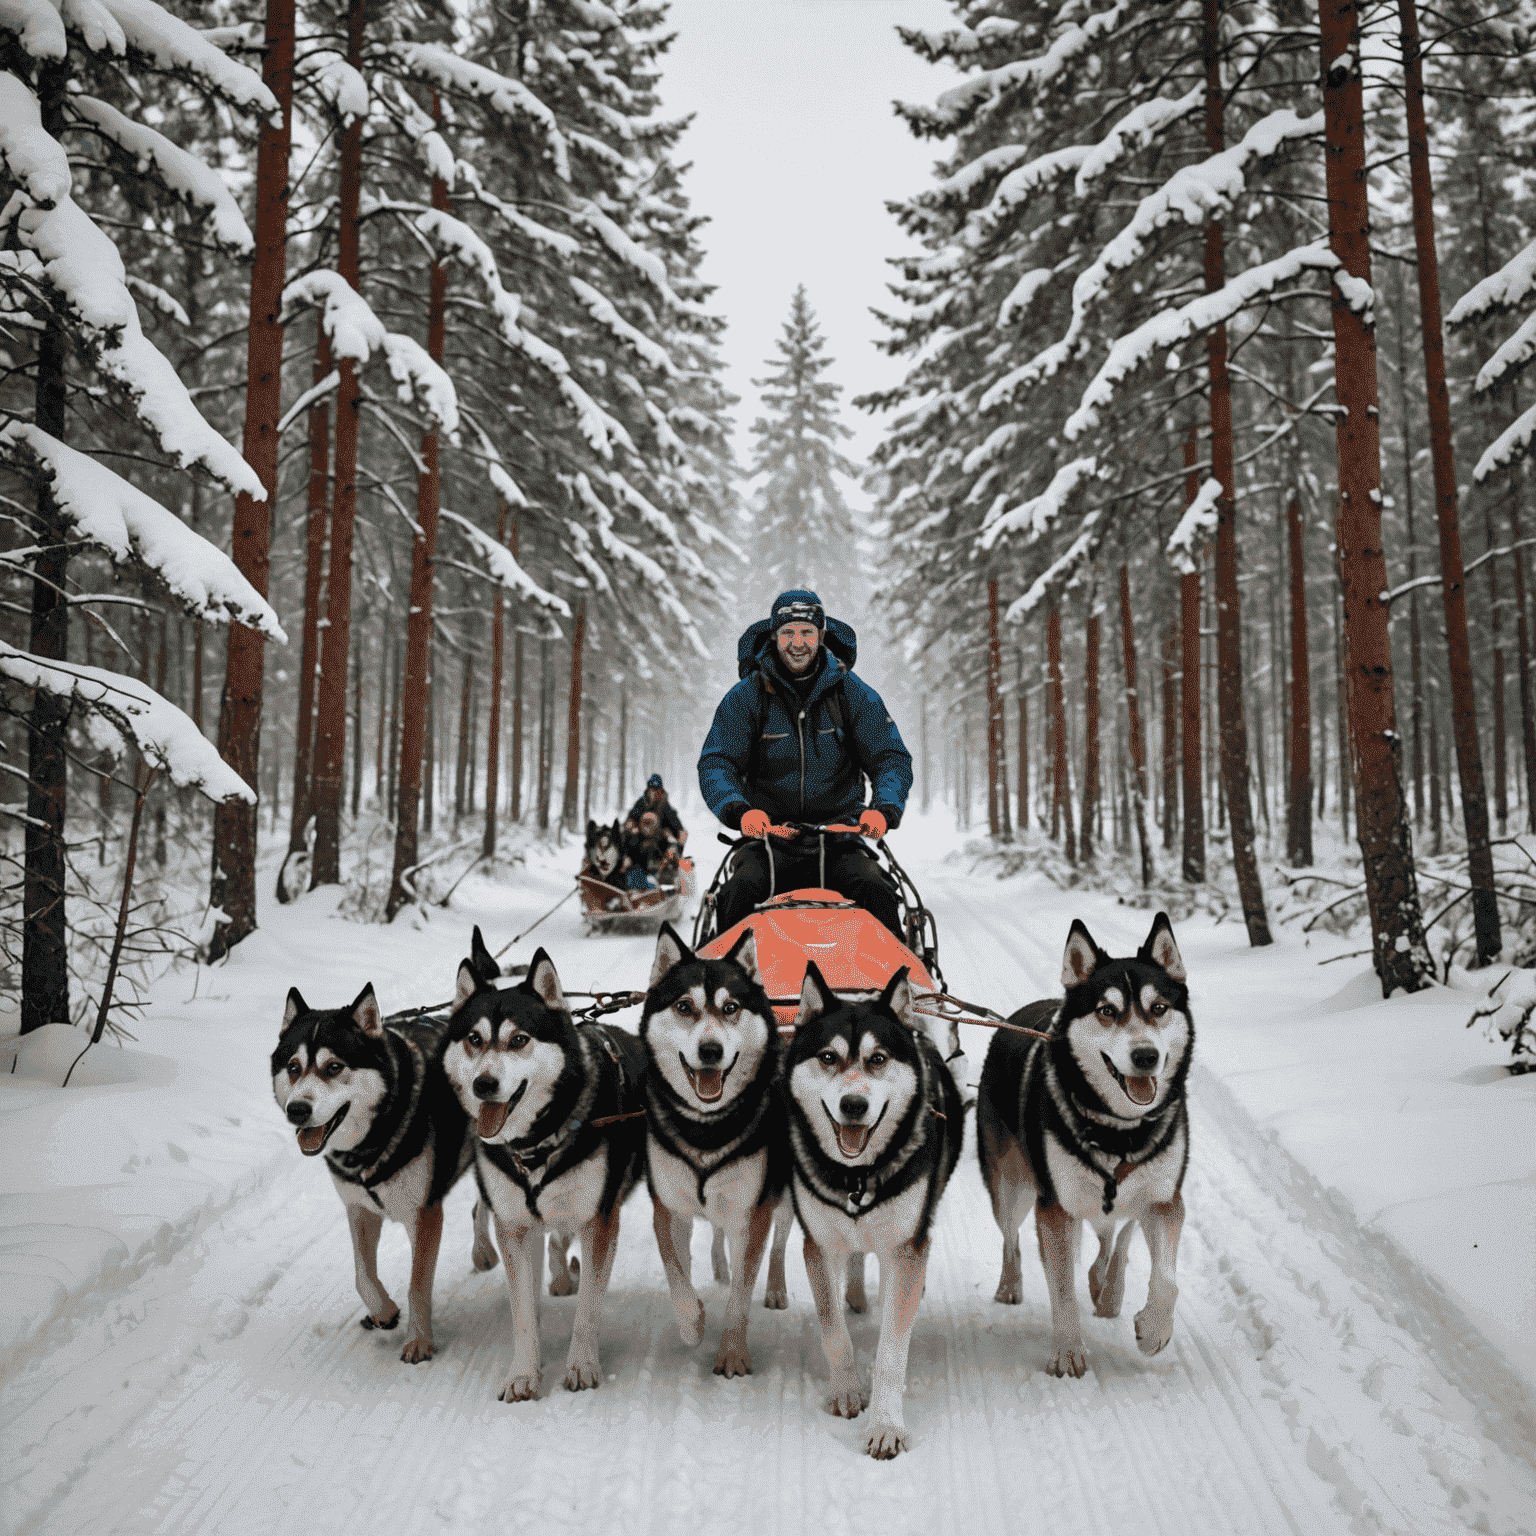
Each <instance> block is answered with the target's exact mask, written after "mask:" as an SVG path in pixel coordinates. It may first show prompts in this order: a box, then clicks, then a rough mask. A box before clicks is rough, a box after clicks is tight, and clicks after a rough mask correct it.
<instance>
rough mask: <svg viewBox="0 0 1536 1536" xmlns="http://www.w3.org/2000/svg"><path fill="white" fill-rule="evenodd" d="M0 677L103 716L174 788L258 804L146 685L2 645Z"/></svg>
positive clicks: (192, 728) (246, 787) (198, 736)
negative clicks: (162, 773) (161, 772)
mask: <svg viewBox="0 0 1536 1536" xmlns="http://www.w3.org/2000/svg"><path fill="white" fill-rule="evenodd" d="M0 674H3V675H4V676H6V677H8V678H11V679H12V680H13V681H14V682H18V683H20V684H21V685H22V686H23V687H24V688H39V689H41V690H42V691H43V692H44V693H48V694H52V695H53V696H54V697H55V698H60V699H68V700H71V701H72V702H73V703H75V704H77V705H79V706H81V707H82V708H85V709H89V710H96V711H98V712H99V713H101V714H103V715H105V716H106V717H107V719H108V720H110V721H111V722H112V724H113V725H115V726H116V727H117V729H118V730H120V731H121V732H122V733H123V734H124V735H125V736H128V737H131V738H132V740H133V742H134V744H135V745H136V746H137V747H138V749H139V751H140V752H141V753H143V755H144V757H145V758H146V759H147V760H148V761H149V762H151V763H153V764H154V765H155V766H156V767H158V768H161V769H164V771H165V772H166V773H167V774H168V775H169V776H170V779H171V782H172V783H173V784H176V785H179V786H180V787H181V788H183V789H196V790H199V791H201V792H202V793H203V794H205V795H207V797H208V798H209V799H210V800H244V801H247V802H248V803H249V804H251V805H254V804H255V803H256V795H255V792H254V791H253V790H252V789H251V788H250V786H249V785H247V784H246V782H245V780H244V779H242V778H241V777H240V775H239V774H237V773H236V772H235V770H234V769H233V768H231V767H230V766H229V764H228V763H226V762H225V761H224V759H223V758H222V757H220V756H219V754H218V750H217V748H215V746H214V744H213V743H212V742H211V741H209V740H208V738H207V737H206V736H204V735H203V733H202V732H201V731H200V730H199V729H198V728H197V727H196V726H195V725H194V724H193V723H192V719H191V717H190V716H189V715H184V714H183V713H182V712H181V711H180V710H179V709H177V707H176V706H175V705H174V704H172V703H171V702H170V701H169V700H168V699H163V698H161V697H160V695H159V694H158V693H156V692H155V691H154V689H152V688H151V687H149V685H148V684H147V683H141V682H140V681H139V680H138V679H137V678H133V677H126V676H124V675H123V674H122V673H120V672H108V671H106V670H104V669H103V668H101V667H87V666H85V665H84V664H83V663H80V662H73V661H43V660H40V659H39V658H38V657H36V656H33V655H32V654H31V653H30V652H27V651H18V650H17V649H16V648H15V647H14V646H10V645H7V644H6V643H5V642H4V641H3V640H0Z"/></svg>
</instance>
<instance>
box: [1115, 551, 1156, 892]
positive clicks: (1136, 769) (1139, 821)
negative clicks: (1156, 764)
mask: <svg viewBox="0 0 1536 1536" xmlns="http://www.w3.org/2000/svg"><path fill="white" fill-rule="evenodd" d="M1120 646H1121V650H1122V651H1123V653H1124V656H1125V712H1126V715H1127V718H1128V721H1129V724H1130V730H1131V768H1132V770H1133V772H1132V777H1131V814H1132V815H1133V816H1134V817H1135V820H1136V839H1137V846H1138V848H1139V849H1140V850H1141V883H1142V884H1143V885H1144V886H1145V885H1151V884H1152V850H1151V848H1150V847H1149V846H1148V845H1147V746H1146V742H1145V741H1143V740H1142V735H1141V700H1140V699H1139V698H1138V697H1137V694H1136V630H1135V628H1134V626H1133V625H1132V623H1131V576H1130V572H1129V571H1127V570H1126V568H1125V567H1124V566H1123V565H1122V566H1121V567H1120Z"/></svg>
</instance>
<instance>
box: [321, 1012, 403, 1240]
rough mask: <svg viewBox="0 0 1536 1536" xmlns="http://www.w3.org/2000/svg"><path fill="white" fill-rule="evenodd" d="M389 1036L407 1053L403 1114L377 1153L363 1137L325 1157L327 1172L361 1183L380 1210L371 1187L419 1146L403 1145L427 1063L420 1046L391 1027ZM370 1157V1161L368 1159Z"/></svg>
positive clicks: (397, 1168)
mask: <svg viewBox="0 0 1536 1536" xmlns="http://www.w3.org/2000/svg"><path fill="white" fill-rule="evenodd" d="M390 1035H391V1037H392V1038H393V1039H394V1040H397V1041H399V1043H400V1044H401V1045H403V1046H404V1047H405V1048H406V1050H407V1051H408V1052H409V1053H410V1060H411V1067H412V1076H411V1092H410V1097H409V1099H408V1100H407V1103H406V1107H405V1114H404V1115H402V1116H401V1118H400V1123H399V1124H398V1125H396V1126H395V1128H394V1130H393V1132H391V1133H390V1135H389V1136H388V1137H387V1138H386V1140H385V1143H384V1146H383V1148H382V1150H381V1151H380V1152H379V1153H378V1155H377V1156H374V1153H373V1150H372V1148H370V1147H369V1146H368V1141H367V1138H366V1137H365V1138H364V1140H363V1142H362V1144H361V1145H360V1146H356V1147H353V1148H352V1149H351V1150H350V1151H347V1152H328V1153H327V1154H326V1158H325V1160H326V1162H327V1163H328V1164H329V1165H330V1169H331V1172H332V1173H334V1174H335V1175H336V1177H337V1178H338V1179H341V1180H342V1181H344V1182H345V1183H347V1184H361V1185H362V1187H363V1189H364V1191H365V1192H366V1193H367V1195H368V1198H369V1199H370V1200H372V1201H373V1203H374V1204H375V1205H376V1206H378V1207H379V1209H380V1210H383V1208H384V1202H383V1201H382V1200H380V1199H379V1197H378V1196H377V1195H376V1194H375V1193H374V1186H375V1185H377V1184H384V1183H387V1182H388V1181H389V1180H390V1179H392V1178H394V1176H395V1175H396V1174H397V1173H399V1172H400V1170H401V1169H402V1168H404V1167H405V1165H406V1164H407V1163H408V1162H410V1161H411V1159H412V1158H414V1157H416V1156H417V1155H418V1154H419V1153H420V1151H421V1148H420V1147H411V1146H407V1145H406V1141H407V1138H408V1136H409V1135H410V1132H411V1130H412V1128H413V1126H414V1122H415V1119H416V1110H417V1107H418V1106H419V1105H420V1103H421V1090H422V1086H423V1085H424V1084H425V1082H426V1080H427V1063H426V1058H425V1057H423V1056H422V1054H421V1047H420V1046H418V1045H417V1044H416V1042H415V1041H414V1040H412V1039H411V1038H410V1037H409V1036H408V1035H402V1034H399V1033H397V1032H396V1031H395V1030H391V1031H390ZM370 1158H371V1159H372V1161H371V1162H369V1161H368V1159H370Z"/></svg>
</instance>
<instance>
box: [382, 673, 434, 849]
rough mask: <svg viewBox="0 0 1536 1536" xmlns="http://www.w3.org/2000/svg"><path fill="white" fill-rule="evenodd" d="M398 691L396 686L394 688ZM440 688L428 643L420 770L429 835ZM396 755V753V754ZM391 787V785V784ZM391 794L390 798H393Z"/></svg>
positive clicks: (423, 816) (423, 823) (425, 826)
mask: <svg viewBox="0 0 1536 1536" xmlns="http://www.w3.org/2000/svg"><path fill="white" fill-rule="evenodd" d="M399 670H400V662H399V658H398V657H396V660H395V672H396V675H397V676H398V674H399ZM396 691H397V692H398V691H399V690H398V688H397V690H396ZM440 692H441V690H440V689H438V688H436V687H434V686H433V683H432V652H431V648H430V643H429V646H428V650H427V719H426V727H425V730H424V735H425V737H426V758H427V760H426V762H425V764H423V766H422V770H421V830H422V831H423V832H424V833H425V834H426V835H427V836H428V837H430V836H431V835H432V821H433V817H434V816H435V814H436V809H437V714H438V711H437V696H438V694H439V693H440ZM397 756H398V754H397ZM391 788H393V785H391ZM394 798H395V797H394V795H393V794H391V796H390V799H391V800H394Z"/></svg>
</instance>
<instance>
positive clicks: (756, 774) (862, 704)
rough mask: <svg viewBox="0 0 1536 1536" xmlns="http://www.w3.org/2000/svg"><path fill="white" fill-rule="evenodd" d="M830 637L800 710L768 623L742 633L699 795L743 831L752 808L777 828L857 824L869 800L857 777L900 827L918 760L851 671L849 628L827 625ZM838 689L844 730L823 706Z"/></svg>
mask: <svg viewBox="0 0 1536 1536" xmlns="http://www.w3.org/2000/svg"><path fill="white" fill-rule="evenodd" d="M825 639H826V643H825V644H824V645H823V646H822V648H821V651H820V653H819V666H820V671H819V672H818V673H817V674H816V677H815V683H814V685H813V686H812V688H811V691H810V694H809V697H808V698H807V699H806V700H805V704H804V708H803V712H802V706H801V701H800V696H799V694H798V693H797V692H796V690H795V688H794V686H793V685H792V683H791V682H790V679H789V674H788V672H786V671H785V670H784V669H783V667H782V666H781V664H780V662H779V660H778V655H777V652H776V651H775V650H774V647H773V637H772V635H771V634H769V633H768V632H767V621H766V620H763V621H759V622H758V623H757V624H754V625H753V626H752V627H751V628H750V629H748V630H747V632H746V633H745V634H744V635H743V636H742V637H741V641H740V643H739V645H738V647H737V660H738V667H739V670H740V671H741V673H742V679H741V681H740V682H739V683H737V684H736V686H735V687H734V688H732V689H731V691H730V692H729V693H728V694H726V696H725V697H724V698H723V699H722V700H721V701H720V705H719V708H717V709H716V710H715V719H714V723H713V724H712V725H711V726H710V729H709V735H708V736H707V737H706V738H705V740H704V750H703V751H702V752H701V753H700V754H699V790H700V792H701V793H702V794H703V796H704V801H705V803H706V804H707V805H708V806H709V808H710V810H711V811H713V812H714V813H715V816H716V817H717V818H718V819H719V820H720V821H721V822H723V823H724V824H725V825H726V826H728V827H730V828H732V829H735V828H737V827H739V826H740V825H741V818H742V815H743V813H744V812H746V811H747V810H749V809H755V810H762V811H767V812H768V814H769V815H770V816H771V817H772V818H773V819H774V821H776V822H781V821H809V822H854V821H857V820H858V819H859V813H860V812H861V811H862V810H863V809H864V803H865V802H864V785H863V782H862V779H861V772H862V773H863V774H867V775H868V777H869V780H870V797H869V803H870V804H871V805H872V806H874V808H875V809H876V810H878V811H879V812H880V813H881V814H882V815H883V816H884V817H885V820H886V825H887V826H889V827H893V828H894V827H897V826H899V825H900V824H901V813H902V810H903V809H904V808H905V806H906V803H907V794H908V792H909V791H910V790H911V788H912V754H911V753H910V752H908V751H907V749H906V747H905V746H904V745H903V744H902V740H901V733H900V732H899V731H898V730H897V729H896V724H895V722H894V721H893V720H892V719H891V717H890V715H889V714H888V713H887V712H886V708H885V704H884V702H883V701H882V700H881V698H880V695H879V694H878V693H876V692H875V690H874V689H873V688H871V687H870V686H869V685H868V684H867V683H865V682H863V681H862V680H861V679H860V678H858V677H857V676H855V674H854V673H853V671H852V666H853V662H854V660H855V659H856V657H857V654H858V653H857V639H856V637H855V635H854V633H853V630H852V629H850V628H849V627H848V626H847V625H846V624H841V623H839V622H838V621H837V620H835V619H831V620H828V624H827V635H826V637H825ZM834 652H835V653H837V654H834ZM833 690H838V692H839V693H840V696H841V714H842V718H843V729H842V730H841V731H839V729H838V727H837V725H836V723H835V717H834V714H833V712H832V711H831V710H830V709H829V708H828V703H827V696H828V694H829V693H831V692H832V691H833ZM754 744H755V748H754ZM749 770H750V771H751V773H752V774H753V780H752V782H751V783H749V782H748V773H749Z"/></svg>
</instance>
